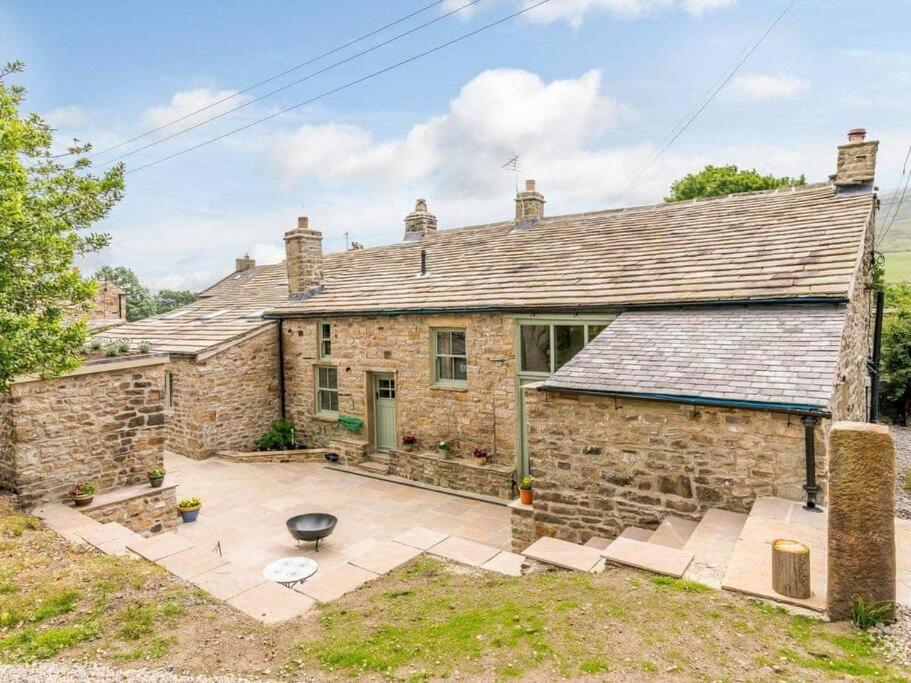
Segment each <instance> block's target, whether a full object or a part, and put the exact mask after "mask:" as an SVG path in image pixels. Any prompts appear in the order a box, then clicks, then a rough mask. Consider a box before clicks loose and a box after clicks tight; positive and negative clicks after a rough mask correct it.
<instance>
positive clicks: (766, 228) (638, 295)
mask: <svg viewBox="0 0 911 683" xmlns="http://www.w3.org/2000/svg"><path fill="white" fill-rule="evenodd" d="M873 201H874V198H873V194H872V192H864V193H858V194H843V195H836V193H835V190H834V187H833V186H832V185H831V184H827V183H824V184H819V185H814V186H808V187H805V188H799V189H787V190H777V191H771V192H759V193H747V194H740V195H732V196H729V197H723V198H716V199H709V200H697V201H688V202H674V203H664V204H658V205H655V206H648V207H638V208H629V209H616V210H609V211H599V212H594V213H582V214H574V215H569V216H556V217H548V218H544V219H542V220H540V221H539V222H537V223H534V224H532V225H531V226H530V227H528V228H526V229H523V230H516V229H514V227H515V226H514V223H513V222H512V221H508V222H502V223H493V224H490V225H482V226H476V227H467V228H458V229H451V230H440V231H438V232H437V233H436V234H432V235H429V236H427V237H425V238H423V239H422V240H420V241H417V242H408V243H400V244H394V245H390V246H384V247H375V248H371V249H363V250H358V251H351V252H346V253H340V254H329V255H326V256H325V257H324V259H323V275H324V278H323V279H324V288H323V292H322V293H320V294H317V295H315V296H313V297H311V298H308V299H305V300H302V301H293V302H290V303H288V304H285V305H281V306H279V307H278V308H277V309H276V311H274V312H273V313H274V314H276V315H318V314H320V313H327V314H328V313H359V312H365V313H366V312H376V311H418V310H427V309H433V310H435V309H452V308H456V309H458V308H464V309H477V308H502V309H513V310H515V309H520V308H525V309H527V308H535V307H537V308H542V309H546V308H549V307H559V308H573V307H585V306H592V307H594V306H612V305H618V306H619V305H630V304H647V303H667V302H695V301H709V300H718V299H766V298H789V297H807V296H826V297H830V296H832V297H847V296H848V295H849V291H848V290H849V287H850V283H851V279H852V274H853V273H854V270H855V268H856V266H857V263H858V257H859V255H860V252H861V246H862V242H863V239H862V238H863V234H864V229H865V225H866V222H867V220H868V218H869V216H870V214H871V211H872V209H873ZM422 249H423V250H426V252H427V265H428V272H427V274H426V275H423V276H421V275H420V258H421V257H420V253H421V250H422Z"/></svg>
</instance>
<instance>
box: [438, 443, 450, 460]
mask: <svg viewBox="0 0 911 683" xmlns="http://www.w3.org/2000/svg"><path fill="white" fill-rule="evenodd" d="M437 450H438V451H439V452H440V455H442V456H443V457H444V458H448V457H449V454H450V453H451V452H452V444H450V443H449V442H448V441H440V443H438V444H437Z"/></svg>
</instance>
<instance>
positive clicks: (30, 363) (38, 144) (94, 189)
mask: <svg viewBox="0 0 911 683" xmlns="http://www.w3.org/2000/svg"><path fill="white" fill-rule="evenodd" d="M22 70H23V64H22V63H21V62H11V63H8V64H7V65H6V66H5V67H2V68H0V393H3V392H6V391H8V390H9V385H10V382H11V381H12V380H13V379H14V378H15V377H17V376H19V375H23V374H30V373H38V374H40V375H42V376H45V377H52V376H55V375H59V374H60V373H63V372H66V371H68V370H72V369H74V368H76V367H78V365H79V364H80V362H81V358H82V357H81V354H80V351H81V349H82V346H83V344H84V343H85V340H86V337H87V336H88V327H87V325H86V322H85V320H84V319H82V317H81V316H80V315H79V314H80V313H82V312H84V311H86V310H87V308H88V306H89V305H90V302H91V299H92V296H93V294H94V293H95V289H96V284H95V282H94V281H93V280H91V279H85V278H83V277H82V276H81V275H80V274H79V271H78V270H77V269H76V268H75V267H74V266H73V260H74V258H75V256H76V255H77V254H78V255H81V254H86V253H89V252H93V251H97V250H99V249H101V248H103V247H104V246H106V245H107V244H108V243H109V241H110V237H109V236H108V235H104V234H99V233H93V232H86V231H87V230H88V229H89V228H90V227H91V226H92V224H93V223H96V222H97V221H100V220H101V219H103V218H104V217H105V216H107V215H108V213H109V212H110V210H111V208H112V207H113V206H114V204H116V203H117V202H118V201H119V200H120V199H121V197H122V196H123V187H124V183H123V167H122V165H119V164H118V165H116V166H114V167H112V168H111V169H110V170H108V171H106V172H105V173H104V174H103V175H101V176H95V175H92V174H90V173H89V172H88V169H89V167H90V166H91V162H90V161H89V159H88V158H87V157H86V156H85V154H86V152H88V151H89V150H90V149H91V146H90V145H88V144H80V143H79V141H78V140H74V141H73V145H72V146H71V147H69V148H68V150H67V153H66V154H64V155H53V154H52V153H51V145H52V142H53V131H52V130H51V128H50V126H48V124H47V123H45V122H44V121H43V120H42V119H41V118H40V117H39V116H38V115H37V114H29V115H23V114H21V113H20V105H21V104H22V102H23V99H24V97H25V89H24V88H22V87H21V86H18V85H10V84H8V82H7V79H8V77H9V76H10V75H12V74H14V73H18V72H21V71H22Z"/></svg>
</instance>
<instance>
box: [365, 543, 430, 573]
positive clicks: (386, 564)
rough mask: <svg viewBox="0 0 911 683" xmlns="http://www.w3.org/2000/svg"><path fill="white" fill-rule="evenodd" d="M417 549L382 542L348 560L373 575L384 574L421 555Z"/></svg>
mask: <svg viewBox="0 0 911 683" xmlns="http://www.w3.org/2000/svg"><path fill="white" fill-rule="evenodd" d="M421 552H422V551H421V550H420V549H419V548H412V547H411V546H408V545H402V544H401V543H396V542H395V541H382V542H380V543H377V544H376V545H375V546H374V547H373V548H371V549H370V550H368V551H366V552H365V553H363V554H361V555H358V556H357V557H354V558H352V559H351V560H350V562H351V564H353V565H355V566H357V567H360V568H361V569H366V570H367V571H368V572H373V573H374V574H386V573H387V572H391V571H392V570H393V569H395V568H396V567H398V566H399V565H402V564H405V563H406V562H408V561H409V560H411V559H414V558H415V557H417V556H418V555H420V554H421Z"/></svg>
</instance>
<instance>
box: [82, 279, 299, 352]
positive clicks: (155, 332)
mask: <svg viewBox="0 0 911 683" xmlns="http://www.w3.org/2000/svg"><path fill="white" fill-rule="evenodd" d="M287 299H288V275H287V271H286V269H285V264H284V263H279V264H276V265H268V266H256V267H254V268H252V269H250V270H247V271H244V272H242V273H232V274H231V275H228V276H227V277H225V278H224V279H222V280H220V281H219V282H217V283H216V284H214V285H212V286H211V287H209V288H208V289H207V290H205V291H203V292H201V293H200V295H199V299H197V300H196V301H195V302H194V303H192V304H189V305H187V306H182V307H181V308H178V309H176V310H174V311H171V312H169V313H163V314H161V315H156V316H153V317H151V318H146V319H144V320H137V321H136V322H132V323H127V324H125V325H118V326H117V327H113V328H111V329H107V330H105V331H104V332H103V333H101V334H98V335H96V336H97V337H99V338H102V339H105V338H118V337H128V338H129V339H131V340H132V341H133V342H137V343H138V342H140V341H148V342H149V343H150V344H151V345H152V349H153V350H155V351H168V352H170V353H174V354H188V355H195V354H197V353H200V352H202V351H206V350H208V349H211V348H213V347H219V346H221V345H223V344H227V343H230V342H232V341H233V340H237V339H240V338H243V337H245V336H246V335H248V334H251V333H253V332H255V331H256V330H259V329H264V328H266V327H270V326H274V325H275V322H273V321H270V320H265V319H264V318H263V317H262V315H263V312H264V311H266V310H268V309H270V308H272V307H273V306H276V305H278V304H280V303H284V302H285V301H286V300H287Z"/></svg>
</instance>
